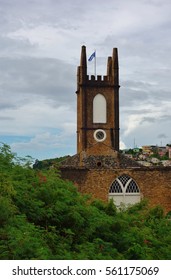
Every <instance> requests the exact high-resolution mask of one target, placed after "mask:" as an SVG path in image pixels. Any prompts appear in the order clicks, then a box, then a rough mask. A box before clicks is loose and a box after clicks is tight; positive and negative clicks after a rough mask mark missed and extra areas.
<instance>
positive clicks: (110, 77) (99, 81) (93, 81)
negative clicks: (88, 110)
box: [77, 46, 119, 88]
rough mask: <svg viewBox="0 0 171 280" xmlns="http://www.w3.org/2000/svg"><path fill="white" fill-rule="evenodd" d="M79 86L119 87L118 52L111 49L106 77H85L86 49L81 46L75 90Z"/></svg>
mask: <svg viewBox="0 0 171 280" xmlns="http://www.w3.org/2000/svg"><path fill="white" fill-rule="evenodd" d="M80 85H87V86H90V85H94V86H119V63H118V50H117V48H113V54H112V56H109V57H108V61H107V75H105V76H102V75H97V77H96V76H94V75H91V76H89V75H87V55H86V47H85V46H82V50H81V59H80V66H78V71H77V88H79V86H80Z"/></svg>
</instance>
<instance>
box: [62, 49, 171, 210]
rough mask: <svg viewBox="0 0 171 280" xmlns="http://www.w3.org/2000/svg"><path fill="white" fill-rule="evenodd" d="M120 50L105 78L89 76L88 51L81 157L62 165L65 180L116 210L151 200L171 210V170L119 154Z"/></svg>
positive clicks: (81, 73)
mask: <svg viewBox="0 0 171 280" xmlns="http://www.w3.org/2000/svg"><path fill="white" fill-rule="evenodd" d="M119 88H120V85H119V63H118V50H117V48H114V49H113V53H112V56H109V57H108V60H107V75H106V76H100V75H98V76H97V77H96V76H94V75H91V76H89V75H88V73H87V57H86V47H85V46H82V49H81V59H80V65H79V66H78V70H77V90H76V95H77V154H76V155H74V156H72V157H70V158H68V159H67V160H66V161H64V162H63V163H62V165H61V168H60V169H61V176H62V178H63V179H67V180H70V181H72V182H73V183H74V184H75V185H76V186H77V188H78V190H79V191H80V192H81V193H90V194H92V196H93V197H94V198H98V199H101V200H103V201H108V200H110V199H112V200H113V201H114V203H115V204H116V206H117V207H119V206H120V205H122V204H124V205H132V204H135V203H137V202H140V200H141V199H143V198H147V199H148V201H149V205H150V206H155V205H162V206H163V208H164V209H165V211H166V212H169V211H171V167H150V168H149V167H148V168H147V167H144V166H141V165H139V164H138V163H137V162H136V161H134V160H131V159H129V158H128V157H126V156H124V155H123V154H121V153H120V152H119V134H120V132H119Z"/></svg>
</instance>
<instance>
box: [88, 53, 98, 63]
mask: <svg viewBox="0 0 171 280" xmlns="http://www.w3.org/2000/svg"><path fill="white" fill-rule="evenodd" d="M94 57H96V52H94V53H92V55H90V57H89V59H88V61H92V60H93V58H94Z"/></svg>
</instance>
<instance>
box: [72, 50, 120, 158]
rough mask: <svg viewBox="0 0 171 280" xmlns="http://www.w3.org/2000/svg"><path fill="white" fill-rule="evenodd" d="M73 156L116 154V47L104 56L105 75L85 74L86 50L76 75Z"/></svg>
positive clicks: (117, 116)
mask: <svg viewBox="0 0 171 280" xmlns="http://www.w3.org/2000/svg"><path fill="white" fill-rule="evenodd" d="M76 93H77V153H78V154H79V153H81V152H85V153H86V154H87V153H88V154H89V155H91V154H94V155H111V151H112V152H114V153H115V155H116V154H117V152H118V151H119V67H118V52H117V48H114V49H113V54H112V56H110V57H108V61H107V75H106V76H99V75H98V76H97V78H96V77H95V76H93V75H92V76H91V77H89V76H88V75H87V57H86V47H85V46H82V50H81V60H80V66H78V72H77V91H76Z"/></svg>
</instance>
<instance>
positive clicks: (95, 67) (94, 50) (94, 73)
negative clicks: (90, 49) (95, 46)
mask: <svg viewBox="0 0 171 280" xmlns="http://www.w3.org/2000/svg"><path fill="white" fill-rule="evenodd" d="M94 52H95V57H94V76H95V79H96V50H94Z"/></svg>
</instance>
